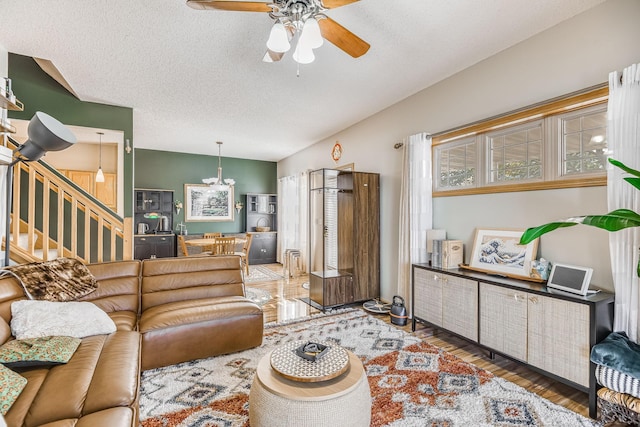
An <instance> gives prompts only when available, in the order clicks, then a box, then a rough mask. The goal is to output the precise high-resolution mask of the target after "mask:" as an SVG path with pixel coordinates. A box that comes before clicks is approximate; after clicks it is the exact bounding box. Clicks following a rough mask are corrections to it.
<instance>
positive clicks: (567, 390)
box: [250, 264, 589, 417]
mask: <svg viewBox="0 0 640 427" xmlns="http://www.w3.org/2000/svg"><path fill="white" fill-rule="evenodd" d="M265 267H268V268H269V269H271V270H273V271H275V272H278V273H282V272H283V271H282V265H281V264H267V265H265ZM308 280H309V279H308V276H307V275H306V274H303V275H300V276H299V277H297V278H291V277H290V278H288V279H286V278H284V279H280V280H274V281H268V282H253V283H251V285H250V286H252V287H256V288H260V289H264V290H267V291H269V292H270V293H271V296H272V298H271V300H270V301H269V302H268V303H267V304H265V305H264V306H263V310H264V320H265V323H267V322H275V321H277V322H284V321H289V320H294V319H296V318H300V317H306V316H309V315H312V314H315V313H319V311H318V310H316V309H315V308H312V307H311V306H309V305H308V304H306V303H304V302H302V301H300V299H299V298H303V297H308V296H309V291H308V290H307V289H305V288H304V287H303V284H304V283H308ZM356 306H358V307H361V305H360V304H358V305H356ZM375 316H377V317H379V318H380V319H381V320H384V321H386V322H389V323H390V321H389V316H388V315H375ZM401 329H403V330H405V331H406V332H409V333H411V321H409V322H408V324H407V326H405V327H401ZM415 335H417V336H418V337H420V338H422V339H424V340H425V341H426V342H428V343H429V344H433V345H436V346H438V347H441V348H443V349H444V350H446V351H448V352H449V353H452V354H454V355H456V356H458V357H460V358H461V359H463V360H465V361H467V362H470V363H473V364H474V365H476V366H478V367H480V368H483V369H486V370H487V371H490V372H492V373H493V374H494V375H497V376H500V377H502V378H504V379H506V380H509V381H511V382H513V383H516V384H518V385H519V386H521V387H524V388H525V389H527V390H528V391H530V392H532V393H536V394H538V395H540V396H542V397H544V398H546V399H548V400H550V401H552V402H554V403H556V404H559V405H562V406H564V407H566V408H568V409H570V410H572V411H574V412H577V413H579V414H581V415H583V416H585V417H588V416H589V398H588V395H587V394H586V393H583V392H581V391H578V390H576V389H574V388H572V387H569V386H567V385H564V384H562V383H560V382H558V381H554V380H553V379H551V378H549V377H547V376H544V375H542V374H539V373H537V372H535V371H533V370H531V369H529V368H527V367H525V366H522V365H520V364H519V363H516V362H513V361H511V360H508V359H505V358H502V357H500V356H496V357H495V359H493V360H492V359H491V358H490V357H489V352H488V351H487V350H485V349H482V348H480V347H478V346H476V345H474V344H472V343H470V342H468V341H465V340H463V339H461V338H457V337H454V336H452V335H450V334H447V333H446V332H442V331H436V330H434V329H433V328H431V327H428V326H425V325H421V324H418V326H417V327H416V331H415Z"/></svg>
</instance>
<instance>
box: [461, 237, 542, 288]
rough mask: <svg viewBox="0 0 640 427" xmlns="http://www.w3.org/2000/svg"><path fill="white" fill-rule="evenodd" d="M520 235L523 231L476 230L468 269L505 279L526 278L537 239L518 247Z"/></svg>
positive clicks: (533, 257)
mask: <svg viewBox="0 0 640 427" xmlns="http://www.w3.org/2000/svg"><path fill="white" fill-rule="evenodd" d="M522 233H524V230H503V229H481V228H478V229H476V235H475V239H474V241H473V252H472V253H471V261H470V263H469V267H471V268H473V269H476V270H479V271H484V272H487V273H494V274H502V275H504V276H507V277H521V278H524V279H528V278H530V272H531V261H533V260H534V259H536V255H537V253H538V239H536V240H534V241H533V242H531V243H529V244H528V245H521V244H519V242H520V237H521V236H522Z"/></svg>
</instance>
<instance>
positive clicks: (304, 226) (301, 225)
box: [278, 172, 309, 271]
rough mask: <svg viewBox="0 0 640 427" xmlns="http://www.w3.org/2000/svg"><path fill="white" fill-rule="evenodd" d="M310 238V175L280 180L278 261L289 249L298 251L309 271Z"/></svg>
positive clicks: (298, 175)
mask: <svg viewBox="0 0 640 427" xmlns="http://www.w3.org/2000/svg"><path fill="white" fill-rule="evenodd" d="M308 237H309V173H308V172H302V173H299V174H297V175H294V176H285V177H284V178H280V179H279V180H278V261H279V262H283V259H282V255H283V252H284V251H285V250H287V249H298V250H299V251H300V261H301V262H302V268H303V271H307V257H308V253H309V251H308Z"/></svg>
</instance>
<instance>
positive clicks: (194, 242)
mask: <svg viewBox="0 0 640 427" xmlns="http://www.w3.org/2000/svg"><path fill="white" fill-rule="evenodd" d="M230 237H235V236H230ZM235 239H236V246H237V245H244V243H245V242H246V241H247V239H246V238H245V237H236V238H235ZM215 242H216V238H215V237H214V238H211V239H189V240H186V239H185V241H184V244H185V245H187V246H211V245H213V244H214V243H215Z"/></svg>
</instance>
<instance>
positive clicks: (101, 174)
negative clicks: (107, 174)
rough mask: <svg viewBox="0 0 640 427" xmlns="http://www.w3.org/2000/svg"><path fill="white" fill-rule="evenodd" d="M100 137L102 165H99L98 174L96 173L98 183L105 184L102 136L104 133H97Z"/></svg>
mask: <svg viewBox="0 0 640 427" xmlns="http://www.w3.org/2000/svg"><path fill="white" fill-rule="evenodd" d="M96 133H97V134H98V135H100V163H99V164H98V172H96V182H104V173H102V135H104V132H96Z"/></svg>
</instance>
